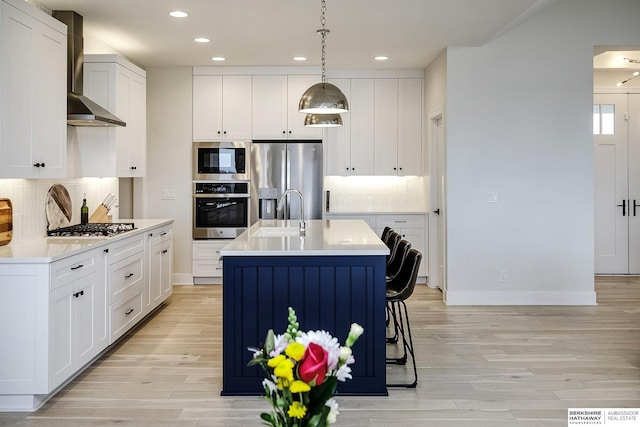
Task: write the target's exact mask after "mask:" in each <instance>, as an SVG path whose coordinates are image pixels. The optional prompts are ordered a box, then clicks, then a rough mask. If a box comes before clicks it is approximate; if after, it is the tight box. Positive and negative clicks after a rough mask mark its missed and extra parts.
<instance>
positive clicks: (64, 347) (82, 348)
mask: <svg viewBox="0 0 640 427" xmlns="http://www.w3.org/2000/svg"><path fill="white" fill-rule="evenodd" d="M100 271H101V270H100V267H99V263H98V258H97V251H96V250H92V251H87V252H85V253H82V254H79V255H75V256H72V257H69V258H66V259H63V260H61V261H57V262H55V263H52V264H51V282H50V283H51V292H50V298H49V304H50V307H49V310H50V319H49V328H50V335H49V346H50V358H49V387H48V389H49V390H48V391H49V392H51V391H53V390H54V389H55V388H56V387H57V386H59V385H60V384H62V383H63V382H64V381H65V380H66V379H67V378H69V377H70V376H71V375H72V374H73V373H74V372H76V371H77V370H78V369H80V368H82V367H83V366H84V365H85V364H87V363H88V362H90V361H91V360H92V359H93V358H94V357H95V356H97V355H98V354H99V353H100V352H101V351H102V350H103V349H105V348H106V347H107V345H108V336H107V333H106V332H107V328H106V304H105V282H104V280H103V279H102V277H101V275H100Z"/></svg>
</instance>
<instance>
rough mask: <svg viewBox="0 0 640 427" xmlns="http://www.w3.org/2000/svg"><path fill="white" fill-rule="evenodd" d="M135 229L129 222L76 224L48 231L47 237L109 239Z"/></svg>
mask: <svg viewBox="0 0 640 427" xmlns="http://www.w3.org/2000/svg"><path fill="white" fill-rule="evenodd" d="M133 229H135V227H134V224H133V223H131V222H105V223H93V222H92V223H89V224H76V225H71V226H69V227H61V228H56V229H55V230H48V231H47V236H48V237H110V236H115V235H116V234H120V233H124V232H127V231H131V230H133Z"/></svg>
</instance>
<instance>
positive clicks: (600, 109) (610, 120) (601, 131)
mask: <svg viewBox="0 0 640 427" xmlns="http://www.w3.org/2000/svg"><path fill="white" fill-rule="evenodd" d="M614 123H615V105H614V104H593V134H594V135H613V134H615V126H614Z"/></svg>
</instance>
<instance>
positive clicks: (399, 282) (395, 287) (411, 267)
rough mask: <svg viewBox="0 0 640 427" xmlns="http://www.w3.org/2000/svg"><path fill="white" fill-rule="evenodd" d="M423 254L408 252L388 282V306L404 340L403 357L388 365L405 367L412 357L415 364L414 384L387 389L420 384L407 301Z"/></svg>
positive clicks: (394, 385) (411, 250) (394, 359)
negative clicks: (408, 359) (409, 357)
mask: <svg viewBox="0 0 640 427" xmlns="http://www.w3.org/2000/svg"><path fill="white" fill-rule="evenodd" d="M421 260H422V254H421V253H420V252H418V251H417V250H415V249H410V250H409V251H408V252H407V255H406V257H405V258H404V262H403V263H402V266H401V267H400V271H398V273H397V274H396V275H394V276H393V277H391V279H390V280H389V281H387V306H388V307H390V311H391V318H392V320H393V322H394V328H396V329H397V331H398V332H399V334H400V339H401V340H402V347H403V355H402V356H401V357H397V358H389V357H388V358H387V363H388V364H395V365H405V364H406V363H407V358H408V356H409V355H410V356H411V361H412V363H413V377H414V380H413V382H410V383H402V384H387V387H407V388H415V387H416V385H417V384H418V368H417V367H416V358H415V354H414V350H413V338H412V337H411V325H410V324H409V312H408V311H407V305H406V303H405V300H406V299H407V298H409V297H410V296H411V294H413V290H414V289H415V286H416V279H417V278H418V269H419V268H420V261H421Z"/></svg>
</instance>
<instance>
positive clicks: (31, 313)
mask: <svg viewBox="0 0 640 427" xmlns="http://www.w3.org/2000/svg"><path fill="white" fill-rule="evenodd" d="M172 244H173V233H172V226H171V225H170V224H168V225H162V226H157V227H156V226H148V227H147V228H146V229H145V230H143V232H140V233H137V234H135V235H133V236H130V237H124V236H121V237H117V238H114V239H113V240H111V239H110V240H109V241H105V242H104V243H100V244H95V245H92V246H90V247H87V249H86V250H83V251H81V252H76V253H74V254H73V255H70V256H67V257H64V258H60V259H56V261H53V262H47V261H46V260H41V261H40V262H34V261H33V260H32V259H30V258H25V260H24V261H19V260H18V261H16V260H11V262H7V263H2V262H0V337H1V338H2V345H0V412H5V411H35V410H36V409H38V408H39V407H40V406H41V405H42V404H43V403H44V402H46V400H47V399H48V398H49V397H51V395H52V393H53V392H54V391H56V389H58V388H59V387H60V386H62V385H63V384H65V383H66V382H67V381H69V380H70V379H71V378H73V377H74V376H75V375H77V374H78V373H79V372H80V371H82V369H84V368H85V367H86V366H88V365H89V363H90V362H91V361H92V360H94V359H95V358H96V357H97V356H98V355H100V354H101V353H102V352H103V351H104V350H105V349H106V348H107V347H108V346H109V345H110V344H112V343H113V342H115V341H116V340H117V339H118V338H119V337H121V336H122V335H124V334H125V333H126V332H127V331H128V330H130V329H131V328H132V327H133V326H134V325H135V324H136V323H138V322H139V321H140V320H141V319H142V318H144V316H145V315H146V314H148V313H149V312H150V311H151V310H153V309H154V308H155V307H157V306H158V305H160V304H161V303H162V302H163V301H164V300H165V299H166V298H167V297H168V296H169V295H171V289H172V287H171V272H172V267H171V265H172V259H171V258H172V255H173V251H172ZM70 246H72V245H70ZM147 272H148V273H147Z"/></svg>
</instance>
